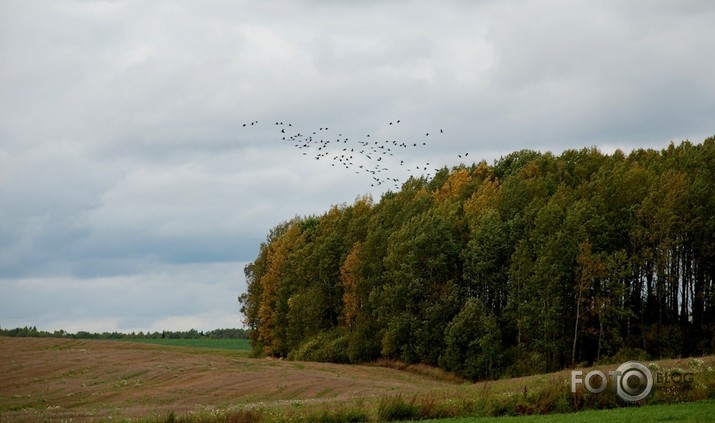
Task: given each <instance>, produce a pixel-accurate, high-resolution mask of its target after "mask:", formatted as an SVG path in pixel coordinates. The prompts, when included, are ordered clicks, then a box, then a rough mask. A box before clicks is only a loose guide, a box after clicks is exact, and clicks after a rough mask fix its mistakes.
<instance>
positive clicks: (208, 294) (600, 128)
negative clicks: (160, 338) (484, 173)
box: [0, 0, 715, 332]
mask: <svg viewBox="0 0 715 423" xmlns="http://www.w3.org/2000/svg"><path fill="white" fill-rule="evenodd" d="M713 22H715V3H713V2H711V1H708V0H703V1H689V0H672V1H665V0H648V1H645V0H642V1H627V2H623V1H616V0H613V1H608V0H606V1H599V2H593V1H586V0H584V1H577V0H568V1H551V0H534V1H506V0H482V1H474V0H451V1H450V0H446V1H439V2H435V1H417V0H416V1H402V0H386V1H372V0H368V1H345V0H342V1H341V0H336V1H328V0H291V1H287V0H282V1H281V0H279V1H218V0H207V1H201V2H196V1H188V0H171V1H161V0H157V1H151V2H145V1H139V0H136V1H129V0H127V1H124V0H113V1H99V0H98V1H93V0H55V1H51V2H48V1H39V0H17V1H11V0H0V62H1V65H0V93H1V94H0V327H2V328H13V327H22V326H26V325H29V326H37V327H38V328H39V329H44V330H59V329H64V330H67V331H70V332H76V331H80V330H83V331H91V332H103V331H123V332H130V331H140V330H142V331H161V330H188V329H191V328H194V329H197V330H211V329H216V328H229V327H241V326H242V316H241V314H240V305H239V304H238V302H237V297H238V296H239V295H240V294H241V293H242V292H245V289H246V281H245V277H244V275H243V268H244V266H245V265H246V263H248V262H250V261H252V260H253V259H255V257H256V255H257V253H258V249H259V246H260V244H261V242H263V241H265V239H266V235H267V234H268V231H269V230H270V229H271V228H272V227H274V226H275V225H277V224H279V223H281V222H283V221H285V220H288V219H290V218H292V217H294V216H296V215H300V216H305V215H310V214H322V213H323V212H325V211H327V210H328V209H329V208H330V206H331V205H335V204H351V203H352V202H353V201H354V200H355V199H356V198H357V197H359V196H362V195H365V194H370V195H372V196H373V198H374V199H375V200H376V201H378V200H379V198H380V196H381V195H382V194H383V193H385V192H386V191H387V190H393V191H394V190H396V188H395V185H394V184H397V185H398V186H399V183H401V182H404V180H405V179H406V178H408V177H409V176H410V175H416V174H417V175H418V174H425V175H427V174H429V172H430V171H433V170H434V169H432V168H439V167H443V166H448V167H451V166H456V165H458V164H460V163H467V164H471V162H473V161H476V162H478V161H480V160H486V161H487V162H488V163H493V161H494V160H496V159H498V158H499V157H501V156H503V155H506V154H508V153H510V152H512V151H515V150H521V149H533V150H539V151H552V152H554V153H555V154H559V153H561V152H562V151H563V150H565V149H580V148H584V147H591V146H596V147H598V148H600V149H601V150H602V151H604V152H612V151H614V150H615V149H622V150H624V151H626V152H627V151H630V150H632V149H634V148H656V149H661V148H665V147H667V145H668V144H669V143H670V142H671V141H673V142H676V143H678V142H680V141H682V140H686V139H688V140H690V141H692V142H694V143H699V142H702V141H703V140H704V139H705V138H707V137H709V136H712V135H714V134H715V78H714V77H713V75H715V54H713V52H714V51H715V25H713V24H712V23H713ZM397 120H400V123H399V124H397V123H396V121H397ZM251 122H257V123H255V124H254V125H251V124H250V123H251ZM276 122H278V123H279V124H280V123H281V122H282V123H283V125H276ZM390 122H393V123H394V124H393V125H390V124H389V123H390ZM288 123H290V124H291V126H290V127H289V126H288ZM244 124H246V126H244ZM320 128H329V129H324V130H321V129H320ZM286 129H287V130H286ZM280 130H286V131H285V133H284V132H280ZM440 131H441V132H440ZM312 132H316V134H317V135H315V140H314V141H313V143H312V144H310V145H309V146H308V147H307V148H301V146H302V145H306V144H307V143H308V142H307V138H305V137H306V136H308V137H309V136H311V134H312ZM298 133H300V134H301V137H303V138H300V137H299V138H300V139H298V140H296V139H293V140H291V139H290V136H295V135H297V134H298ZM426 133H430V136H429V137H428V136H426V135H425V134H426ZM286 134H288V135H286ZM367 135H372V137H371V139H370V141H372V140H380V141H383V140H399V141H400V142H405V143H407V142H410V143H412V144H413V147H410V148H401V149H400V148H395V149H394V150H393V151H392V153H393V154H394V155H393V156H389V155H383V156H382V157H383V158H384V161H381V162H380V163H379V165H380V166H382V167H381V168H380V169H387V170H385V171H384V172H383V173H382V174H381V176H380V177H381V178H382V177H389V178H391V179H390V181H391V183H381V184H378V183H377V182H378V181H377V180H375V179H373V176H375V174H371V173H368V172H367V171H365V170H366V169H367V168H368V166H373V165H374V164H375V162H374V161H372V160H368V159H367V158H366V157H364V156H366V155H367V153H363V154H361V155H360V156H359V157H357V156H358V154H356V158H354V159H352V160H353V162H354V163H353V164H352V165H350V166H349V168H346V167H345V166H343V165H342V162H339V160H336V159H334V158H333V157H335V156H337V155H339V154H340V151H341V149H338V147H339V146H338V145H337V144H338V143H339V141H337V140H339V139H341V140H343V143H344V144H345V148H348V147H349V148H355V149H359V148H365V147H364V146H365V145H364V144H359V143H360V142H367V140H368V138H367ZM284 136H287V138H288V139H287V140H283V137H284ZM318 138H320V139H323V138H324V139H326V140H327V139H335V141H334V142H333V144H331V145H330V146H329V148H328V147H326V150H323V151H322V152H319V150H318V148H319V147H318V146H319V144H318V142H317V141H318ZM346 138H349V139H350V141H349V142H347V141H344V139H346ZM413 141H414V142H413ZM301 142H302V143H303V144H301ZM420 142H424V145H421V144H420ZM415 144H417V146H414V145H415ZM296 146H297V147H296ZM373 148H375V147H373ZM328 150H329V152H330V155H329V156H322V157H319V159H318V160H316V158H315V156H316V154H321V153H324V152H325V151H328ZM381 152H384V150H383V151H381ZM303 153H306V154H303ZM466 153H469V156H464V154H466ZM460 155H462V157H459V156H460ZM467 159H469V160H467ZM401 162H402V163H401ZM426 163H430V165H429V166H426V165H425V164H426ZM334 164H338V166H333V165H334ZM359 165H363V166H365V167H364V168H362V169H361V168H359ZM423 165H425V167H428V169H427V170H424V168H423V167H422V166H423ZM416 166H420V169H422V170H420V171H418V170H417V169H416ZM380 169H377V170H380ZM407 169H410V171H408V170H407ZM395 180H397V181H395Z"/></svg>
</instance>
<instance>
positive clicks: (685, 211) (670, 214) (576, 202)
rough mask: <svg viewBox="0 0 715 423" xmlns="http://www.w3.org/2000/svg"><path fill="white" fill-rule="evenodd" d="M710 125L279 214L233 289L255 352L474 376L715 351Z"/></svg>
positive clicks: (466, 169)
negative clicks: (241, 287)
mask: <svg viewBox="0 0 715 423" xmlns="http://www.w3.org/2000/svg"><path fill="white" fill-rule="evenodd" d="M714 241H715V137H711V138H708V139H706V140H705V141H703V142H702V143H700V144H693V143H691V142H689V141H684V142H682V143H680V144H674V143H671V144H670V145H669V146H668V147H667V148H665V149H663V150H660V151H658V150H653V149H636V150H634V151H632V152H631V153H629V154H624V153H623V152H622V151H620V150H616V151H615V152H614V153H613V154H604V153H602V152H600V151H599V150H598V149H596V148H584V149H581V150H567V151H564V152H563V153H562V154H560V155H559V156H556V155H554V154H552V153H549V152H537V151H531V150H522V151H518V152H514V153H511V154H509V155H507V156H505V157H502V158H501V159H499V160H496V161H495V162H494V163H493V164H492V165H489V164H487V163H486V162H480V163H477V164H473V165H462V166H458V167H455V168H452V169H448V168H443V169H442V170H440V171H439V172H437V174H436V175H435V176H434V177H433V178H431V179H429V180H428V179H426V178H412V179H410V180H408V181H407V182H405V183H404V184H403V186H402V187H401V189H400V190H399V191H398V192H387V193H385V194H383V196H382V197H381V198H380V200H379V201H378V202H375V201H374V200H373V199H372V198H370V197H368V196H363V197H359V198H357V199H356V200H355V202H354V203H353V204H351V205H347V204H344V205H336V206H333V207H331V208H330V210H328V211H327V212H325V214H323V215H321V216H301V217H295V218H293V219H291V220H289V221H286V222H283V223H280V224H278V225H277V226H276V227H274V228H273V229H272V230H271V231H270V233H269V234H268V235H267V238H266V241H265V242H263V243H262V244H261V245H260V248H259V252H258V256H257V257H256V259H255V260H254V261H253V262H251V263H249V264H248V265H247V266H246V267H245V275H246V280H247V284H248V288H247V291H246V292H245V293H243V294H242V295H241V296H240V297H239V302H240V303H241V310H242V313H243V314H244V316H245V325H246V327H247V328H248V333H249V339H250V341H251V345H252V348H253V351H252V353H253V354H254V355H256V356H274V357H286V358H289V359H301V360H314V361H330V362H338V363H361V362H370V361H375V360H380V359H385V360H399V361H402V362H405V363H424V364H427V365H432V366H439V367H441V368H443V369H445V370H447V371H450V372H454V373H456V374H458V375H460V376H463V377H465V378H468V379H472V380H478V379H490V378H497V377H502V376H517V375H526V374H536V373H542V372H549V371H554V370H558V369H562V368H565V367H568V366H575V365H585V364H591V363H599V362H600V363H603V362H608V360H625V359H649V358H652V359H657V358H668V357H685V356H693V355H702V354H711V353H713V352H714V351H715V242H714Z"/></svg>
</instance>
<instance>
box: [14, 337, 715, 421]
mask: <svg viewBox="0 0 715 423" xmlns="http://www.w3.org/2000/svg"><path fill="white" fill-rule="evenodd" d="M649 365H651V366H655V368H657V369H660V371H667V369H687V370H686V371H694V372H696V374H695V381H694V383H693V384H692V385H688V386H680V385H673V384H665V385H659V386H657V387H656V390H655V393H654V394H652V395H651V396H650V397H649V399H648V402H649V403H673V402H682V401H694V400H701V399H711V400H712V399H715V383H714V381H715V371H714V370H713V367H715V356H709V357H703V358H701V359H677V360H661V361H657V362H656V363H650V364H649ZM390 367H392V368H390ZM609 368H613V366H612V365H610V366H608V365H603V366H597V367H594V368H592V369H599V370H602V371H604V372H606V371H608V369H609ZM583 370H584V372H587V371H588V369H583ZM569 377H570V371H569V370H563V371H560V372H555V373H550V374H542V375H534V376H526V377H521V378H514V379H503V380H497V381H486V382H480V383H476V384H473V383H463V382H462V381H461V380H460V379H458V378H456V377H454V376H453V375H451V374H448V373H445V372H442V371H441V370H439V369H435V368H431V367H428V366H421V365H417V366H403V365H400V364H399V363H394V362H393V363H391V362H382V363H378V365H339V364H328V363H312V362H299V361H284V360H275V359H252V358H248V357H247V352H246V351H236V350H227V349H208V348H197V347H175V346H166V345H152V344H145V343H134V342H119V341H98V340H72V339H54V338H2V337H0V422H3V423H4V422H16V421H20V422H24V421H27V422H35V421H45V420H56V421H97V420H107V419H112V420H116V419H118V418H150V421H162V420H163V419H164V418H165V417H166V416H168V415H169V413H172V414H171V415H176V416H183V415H191V414H194V415H203V416H206V415H209V416H211V415H214V413H216V415H221V413H222V412H224V411H226V410H234V411H236V410H238V411H240V410H243V409H254V410H258V411H262V412H266V413H267V415H265V416H266V417H267V418H266V419H265V421H266V422H273V421H286V420H291V419H292V418H295V417H301V416H302V419H303V420H302V421H311V418H310V416H313V417H315V416H320V415H321V414H320V413H321V412H322V411H321V410H333V411H335V410H337V411H338V412H339V411H340V410H341V409H344V410H346V412H347V411H349V410H363V411H361V412H362V413H366V414H365V415H367V416H371V421H375V420H379V418H378V415H379V412H378V411H377V409H378V408H379V404H383V405H385V404H387V405H389V404H391V403H394V404H397V405H400V404H401V403H402V402H403V401H404V402H405V403H407V404H408V405H410V404H413V402H414V404H413V405H414V406H415V407H416V408H415V410H418V411H419V413H418V416H421V417H420V418H422V417H429V416H432V417H447V416H464V415H473V414H478V415H503V414H510V413H518V414H524V413H526V414H530V413H540V412H552V411H554V410H556V409H559V407H560V408H562V409H563V410H564V411H569V410H571V409H572V408H571V407H570V405H569V404H570V402H568V401H567V402H566V403H559V401H558V398H559V395H562V393H563V392H564V389H565V387H566V386H568V381H569ZM554 395H555V396H554ZM569 398H570V396H569ZM604 404H605V405H603V406H608V407H610V406H615V405H617V403H604ZM595 405H596V406H597V407H598V404H595ZM410 406H411V405H410ZM316 410H317V411H316ZM244 411H245V410H244ZM306 416H308V417H306ZM152 417H153V419H151V418H152ZM306 418H307V419H308V420H305V419H306ZM224 420H225V419H223V420H222V419H221V418H218V419H214V420H203V419H202V418H198V419H194V420H192V421H224Z"/></svg>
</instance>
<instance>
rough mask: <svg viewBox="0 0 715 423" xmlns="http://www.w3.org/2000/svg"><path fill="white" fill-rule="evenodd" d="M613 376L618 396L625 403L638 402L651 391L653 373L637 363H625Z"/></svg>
mask: <svg viewBox="0 0 715 423" xmlns="http://www.w3.org/2000/svg"><path fill="white" fill-rule="evenodd" d="M615 374H616V391H617V393H618V396H619V397H621V398H622V399H624V400H626V401H640V400H642V399H643V398H645V397H647V396H648V394H650V391H652V390H653V373H651V371H650V369H649V368H647V367H646V366H644V365H643V364H641V363H639V362H637V361H626V362H625V363H623V364H621V365H620V366H619V367H618V369H617V370H616V373H615Z"/></svg>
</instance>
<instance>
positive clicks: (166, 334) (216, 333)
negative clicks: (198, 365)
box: [0, 326, 248, 339]
mask: <svg viewBox="0 0 715 423" xmlns="http://www.w3.org/2000/svg"><path fill="white" fill-rule="evenodd" d="M0 336H11V337H32V338H71V339H164V338H166V339H246V338H248V334H247V332H246V330H245V329H215V330H211V331H208V332H203V331H197V330H195V329H191V330H188V331H177V332H174V331H162V332H146V333H144V332H139V333H136V332H131V333H122V332H102V333H92V332H85V331H79V332H77V333H69V332H65V331H64V330H56V331H54V332H47V331H44V330H38V329H37V327H35V326H31V327H30V326H25V327H22V328H15V329H2V328H0Z"/></svg>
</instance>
